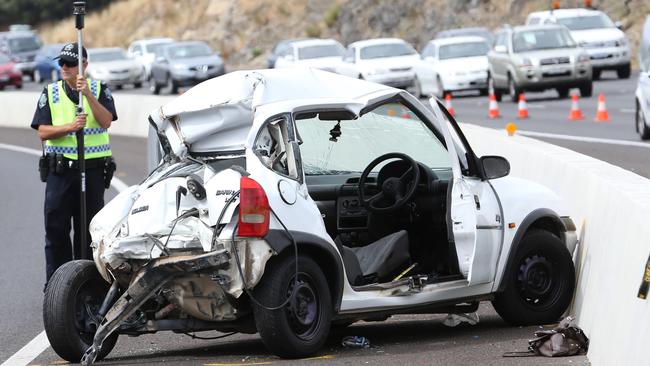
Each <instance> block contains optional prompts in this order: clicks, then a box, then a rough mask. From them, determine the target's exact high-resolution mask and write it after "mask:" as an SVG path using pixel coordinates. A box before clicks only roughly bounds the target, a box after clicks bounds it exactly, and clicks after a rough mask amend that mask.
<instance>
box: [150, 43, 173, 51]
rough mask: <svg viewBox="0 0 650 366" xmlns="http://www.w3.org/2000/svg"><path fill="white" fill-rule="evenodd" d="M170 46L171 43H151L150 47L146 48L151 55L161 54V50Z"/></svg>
mask: <svg viewBox="0 0 650 366" xmlns="http://www.w3.org/2000/svg"><path fill="white" fill-rule="evenodd" d="M168 44H169V42H160V43H149V44H148V45H146V46H145V48H146V49H147V52H149V53H159V52H160V49H161V48H162V47H163V46H165V45H168Z"/></svg>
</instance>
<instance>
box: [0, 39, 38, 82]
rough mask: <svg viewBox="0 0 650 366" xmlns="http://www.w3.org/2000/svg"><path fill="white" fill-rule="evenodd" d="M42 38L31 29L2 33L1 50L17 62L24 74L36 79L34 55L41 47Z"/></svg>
mask: <svg viewBox="0 0 650 366" xmlns="http://www.w3.org/2000/svg"><path fill="white" fill-rule="evenodd" d="M42 45H43V42H41V38H40V37H39V36H38V35H37V34H35V33H33V32H30V31H16V32H3V33H0V52H2V53H4V54H6V55H7V56H9V58H11V60H12V61H13V62H15V63H16V68H17V69H18V70H20V71H21V72H22V73H23V75H29V77H30V78H31V79H32V80H34V65H35V63H34V57H35V56H36V54H37V53H38V50H40V49H41V46H42Z"/></svg>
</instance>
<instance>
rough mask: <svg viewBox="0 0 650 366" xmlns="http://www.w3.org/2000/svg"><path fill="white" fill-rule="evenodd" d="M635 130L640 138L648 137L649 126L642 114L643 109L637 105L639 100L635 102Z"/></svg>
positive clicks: (649, 137)
mask: <svg viewBox="0 0 650 366" xmlns="http://www.w3.org/2000/svg"><path fill="white" fill-rule="evenodd" d="M636 132H638V133H639V137H641V140H648V139H650V128H648V124H647V123H646V119H645V115H644V114H643V109H641V106H640V105H639V101H637V102H636Z"/></svg>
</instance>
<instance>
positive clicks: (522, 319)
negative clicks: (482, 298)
mask: <svg viewBox="0 0 650 366" xmlns="http://www.w3.org/2000/svg"><path fill="white" fill-rule="evenodd" d="M524 278H525V279H526V281H523V279H524ZM502 281H505V289H504V291H503V292H500V293H497V294H496V297H495V299H494V300H493V301H492V304H493V305H494V308H495V309H496V311H497V313H499V315H500V316H501V318H503V320H505V321H506V322H508V323H511V324H514V325H537V324H548V323H552V322H555V321H557V320H558V319H559V318H560V317H561V316H562V314H563V313H564V311H565V310H566V309H567V307H568V306H569V304H570V303H571V299H572V297H573V290H574V288H575V268H574V266H573V261H572V259H571V255H570V254H569V251H568V250H567V249H566V247H565V246H564V243H563V242H562V241H561V240H560V239H559V238H558V237H556V236H555V235H553V234H551V233H549V232H548V231H542V230H535V231H531V232H529V233H527V234H526V236H525V237H524V238H523V239H522V241H521V243H520V246H519V249H518V250H517V253H516V254H515V257H514V262H513V266H512V267H511V268H510V272H509V273H505V274H504V277H503V279H502Z"/></svg>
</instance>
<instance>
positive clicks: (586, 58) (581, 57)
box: [578, 53, 589, 62]
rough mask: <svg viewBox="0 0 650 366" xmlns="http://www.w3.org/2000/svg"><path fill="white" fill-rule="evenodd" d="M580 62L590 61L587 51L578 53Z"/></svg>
mask: <svg viewBox="0 0 650 366" xmlns="http://www.w3.org/2000/svg"><path fill="white" fill-rule="evenodd" d="M578 62H589V55H588V54H586V53H581V54H580V55H578Z"/></svg>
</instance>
